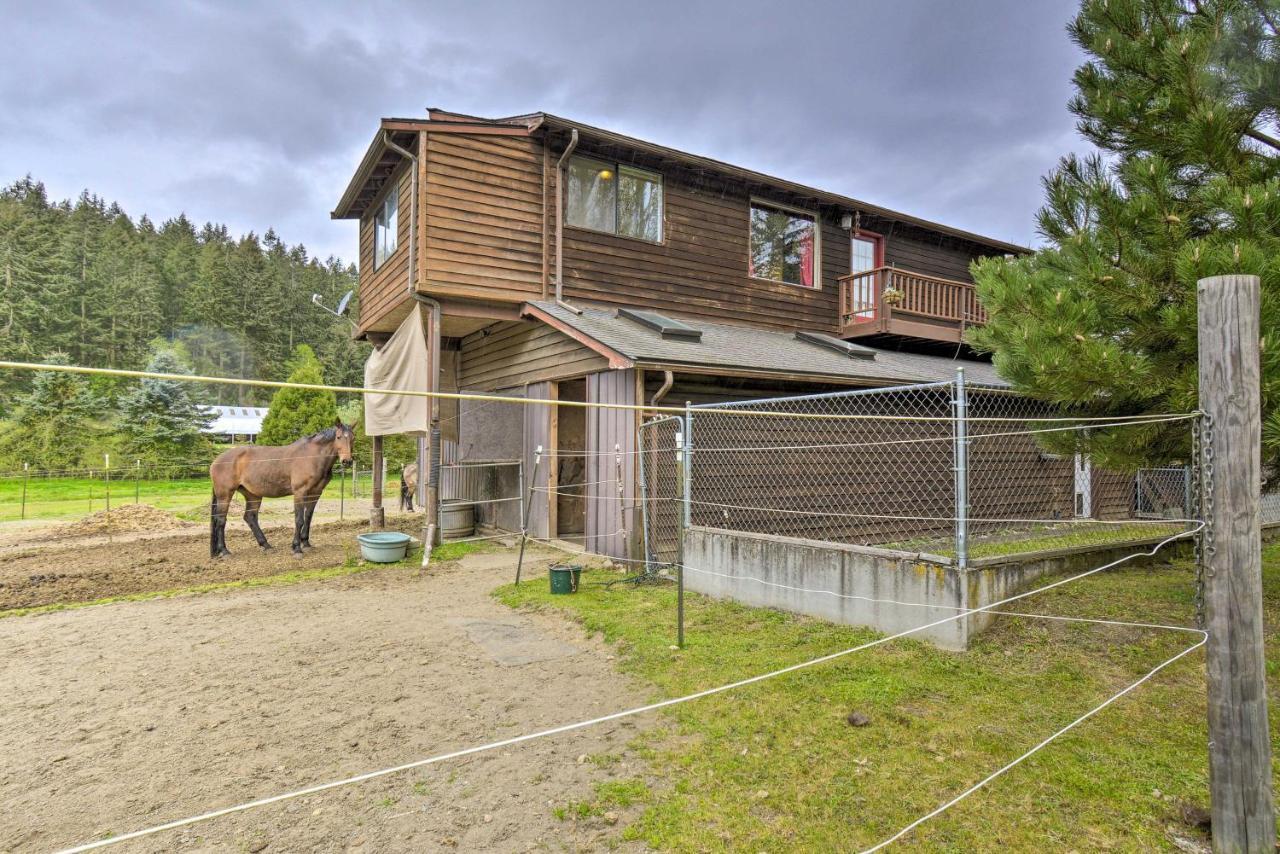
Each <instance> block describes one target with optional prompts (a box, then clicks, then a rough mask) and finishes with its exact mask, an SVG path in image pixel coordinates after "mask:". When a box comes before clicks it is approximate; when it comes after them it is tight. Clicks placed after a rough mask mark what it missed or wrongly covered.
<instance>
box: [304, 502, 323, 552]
mask: <svg viewBox="0 0 1280 854" xmlns="http://www.w3.org/2000/svg"><path fill="white" fill-rule="evenodd" d="M319 503H320V496H319V495H311V496H307V501H306V505H305V506H306V508H307V509H306V512H305V514H304V518H303V520H302V547H303V548H304V549H309V548H311V517H312V516H314V515H315V514H316V505H317V504H319Z"/></svg>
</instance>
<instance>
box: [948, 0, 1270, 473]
mask: <svg viewBox="0 0 1280 854" xmlns="http://www.w3.org/2000/svg"><path fill="white" fill-rule="evenodd" d="M1278 13H1280V0H1256V2H1252V3H1243V4H1238V3H1234V2H1229V0H1204V2H1197V3H1195V4H1188V3H1184V2H1182V0H1085V2H1084V4H1083V5H1082V7H1081V11H1080V14H1079V16H1078V17H1077V18H1076V20H1075V21H1074V22H1073V24H1072V25H1071V27H1070V34H1071V36H1072V38H1073V39H1074V40H1075V41H1076V43H1077V44H1079V45H1080V47H1081V48H1083V49H1084V51H1085V52H1086V53H1088V54H1089V55H1090V57H1091V58H1090V60H1089V61H1088V62H1087V63H1086V64H1085V65H1084V66H1082V67H1081V68H1080V69H1079V70H1078V71H1077V72H1076V74H1075V88H1076V95H1075V97H1074V98H1073V99H1072V101H1071V110H1072V111H1073V112H1074V113H1075V114H1076V115H1077V116H1078V117H1079V123H1078V126H1079V128H1080V130H1081V132H1082V133H1083V134H1084V135H1085V136H1086V137H1087V138H1088V139H1089V140H1090V141H1091V142H1093V143H1094V144H1095V145H1096V146H1098V148H1100V149H1101V150H1102V152H1103V153H1102V154H1099V155H1095V156H1090V157H1084V158H1077V157H1067V158H1065V159H1064V160H1063V161H1062V162H1061V164H1060V165H1059V167H1058V168H1057V170H1055V171H1054V172H1053V173H1052V174H1050V175H1049V176H1048V177H1047V178H1045V181H1044V185H1045V196H1046V201H1045V206H1044V208H1043V209H1041V211H1040V213H1039V215H1038V225H1039V229H1040V232H1041V234H1043V235H1044V237H1045V238H1046V240H1047V246H1045V248H1043V249H1041V250H1039V251H1037V252H1036V253H1035V254H1033V255H1031V256H1028V257H1024V258H1017V259H986V260H983V261H981V262H979V263H978V264H977V265H975V268H974V278H975V281H976V282H977V286H978V291H979V295H980V298H981V299H982V301H983V303H984V304H985V306H986V307H987V309H988V312H989V314H990V321H989V323H988V324H987V325H986V326H985V327H983V328H980V329H975V330H973V331H972V332H971V333H970V337H969V340H970V342H971V343H972V344H973V345H974V346H975V347H977V348H978V349H980V350H985V351H989V352H992V353H994V358H995V364H996V367H997V368H998V369H999V371H1000V372H1001V374H1002V375H1003V376H1004V377H1006V378H1008V379H1009V380H1010V381H1012V382H1013V384H1014V385H1015V386H1016V387H1017V388H1018V389H1020V390H1021V391H1023V392H1025V393H1027V394H1029V395H1031V396H1034V397H1036V398H1040V399H1042V400H1046V401H1050V402H1052V403H1055V404H1059V405H1062V406H1064V407H1066V408H1069V409H1071V410H1073V411H1077V412H1082V413H1091V414H1106V415H1137V414H1147V413H1157V412H1188V411H1192V410H1194V409H1195V408H1196V405H1197V404H1196V400H1197V397H1196V395H1197V353H1196V296H1195V288H1196V281H1197V280H1198V279H1200V278H1203V277H1206V276H1213V275H1221V274H1234V273H1242V274H1251V275H1257V276H1260V277H1261V279H1262V288H1263V306H1262V311H1263V318H1262V329H1263V334H1264V338H1263V342H1262V345H1263V413H1264V419H1265V421H1266V429H1265V434H1264V463H1265V464H1266V465H1267V466H1268V467H1269V468H1270V469H1271V470H1272V471H1275V470H1276V467H1277V464H1280V334H1277V330H1280V140H1277V139H1275V138H1274V137H1273V136H1272V135H1271V132H1270V129H1271V128H1274V127H1275V125H1276V120H1277V118H1280V116H1278V115H1277V111H1276V103H1277V101H1276V99H1277V92H1278V91H1280V89H1278V88H1277V87H1276V86H1274V85H1273V84H1274V83H1276V82H1277V73H1278V72H1277V70H1276V69H1277V60H1278V59H1280V54H1278V52H1277V48H1278V44H1280V43H1278V42H1277V36H1278V35H1280V34H1278V33H1277V30H1276V21H1277V20H1280V14H1278ZM1063 435H1064V436H1070V437H1071V439H1072V441H1071V442H1070V444H1072V445H1073V447H1074V449H1076V450H1081V451H1085V452H1088V453H1090V454H1093V455H1094V456H1095V458H1096V459H1098V460H1099V462H1101V463H1102V464H1103V465H1107V466H1111V467H1117V468H1132V467H1135V466H1139V465H1149V464H1158V463H1163V462H1173V461H1179V460H1185V459H1186V457H1187V454H1188V451H1189V448H1188V429H1187V425H1186V424H1181V423H1174V424H1167V425H1152V426H1149V427H1144V428H1141V429H1135V428H1125V429H1121V430H1114V431H1107V430H1097V431H1091V432H1090V433H1089V434H1087V435H1085V434H1079V435H1077V434H1063ZM1059 444H1061V445H1066V444H1068V443H1067V442H1065V441H1064V442H1062V443H1059ZM1063 449H1064V450H1065V449H1066V448H1065V447H1064V448H1063Z"/></svg>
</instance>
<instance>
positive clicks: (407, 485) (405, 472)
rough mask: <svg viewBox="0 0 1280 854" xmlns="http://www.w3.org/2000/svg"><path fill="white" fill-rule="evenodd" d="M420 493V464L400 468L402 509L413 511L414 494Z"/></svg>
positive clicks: (410, 464)
mask: <svg viewBox="0 0 1280 854" xmlns="http://www.w3.org/2000/svg"><path fill="white" fill-rule="evenodd" d="M417 494H418V464H417V463H409V464H408V465H407V466H405V467H404V468H402V469H400V509H401V510H408V511H409V512H410V513H412V512H413V496H415V495H417Z"/></svg>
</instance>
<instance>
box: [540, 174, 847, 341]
mask: <svg viewBox="0 0 1280 854" xmlns="http://www.w3.org/2000/svg"><path fill="white" fill-rule="evenodd" d="M587 153H588V154H590V152H587ZM553 154H554V153H553ZM593 156H598V155H593ZM640 165H642V166H643V165H645V164H640ZM555 177H556V176H555V174H554V172H553V173H552V174H551V175H550V176H549V179H548V180H549V183H550V185H551V187H550V190H549V192H550V193H551V194H554V181H555ZM663 194H664V215H665V218H664V223H663V242H662V243H660V244H654V243H649V242H646V241H643V240H635V239H632V238H627V237H619V236H616V235H612V234H603V233H600V232H595V231H591V230H588V229H582V228H574V227H572V226H566V227H565V231H564V282H565V284H564V289H565V295H566V296H567V297H569V298H572V299H580V300H583V301H587V302H592V303H597V304H603V305H614V306H624V305H629V306H643V307H646V308H653V309H656V310H658V311H666V312H670V313H672V314H676V315H680V316H684V317H694V318H698V317H702V318H706V319H709V320H717V321H721V322H727V323H742V324H747V325H752V326H762V327H770V328H777V329H811V330H820V331H822V330H827V331H829V330H831V329H833V328H834V327H835V323H836V313H837V299H838V295H839V287H840V286H839V283H838V282H837V281H836V279H837V278H838V277H839V276H841V275H844V274H845V273H847V272H848V271H849V251H850V245H849V237H848V234H847V233H845V232H842V231H841V230H840V228H839V226H838V225H837V224H836V223H833V222H830V221H829V220H828V219H821V218H820V222H821V243H822V246H821V259H820V260H821V268H820V269H821V273H820V281H821V287H819V288H803V287H798V286H796V285H785V284H781V283H777V282H769V281H764V280H761V279H753V278H751V277H750V276H748V275H747V254H748V250H749V245H748V244H749V239H748V229H749V224H750V223H749V220H750V202H751V199H752V198H753V196H752V195H751V194H750V193H748V192H747V189H746V188H745V187H740V186H738V187H735V186H731V185H723V184H715V183H708V182H705V181H704V182H697V181H695V180H693V179H690V178H686V177H685V176H684V175H682V174H681V173H677V172H666V173H664V174H663ZM553 198H554V196H553ZM757 198H762V197H757ZM777 201H778V202H779V203H786V200H783V199H778V200H777ZM548 239H549V244H548V247H549V249H548V252H549V255H550V256H551V258H552V263H554V257H555V255H554V240H555V234H554V230H551V231H550V233H549V235H548Z"/></svg>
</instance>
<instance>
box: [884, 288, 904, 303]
mask: <svg viewBox="0 0 1280 854" xmlns="http://www.w3.org/2000/svg"><path fill="white" fill-rule="evenodd" d="M902 296H903V294H902V291H900V290H898V289H897V288H885V289H884V293H883V294H881V299H883V300H884V304H885V305H900V304H901V303H902Z"/></svg>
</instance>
